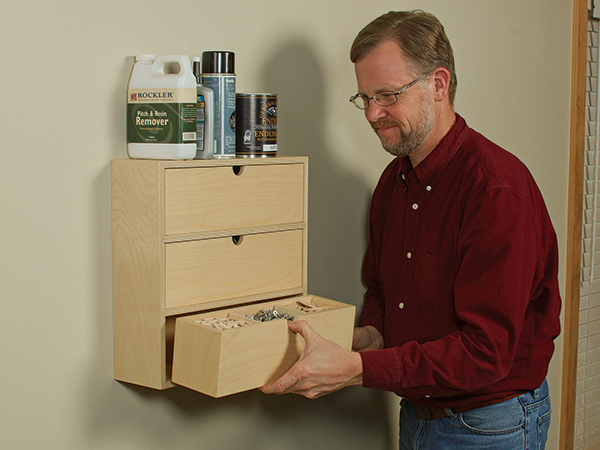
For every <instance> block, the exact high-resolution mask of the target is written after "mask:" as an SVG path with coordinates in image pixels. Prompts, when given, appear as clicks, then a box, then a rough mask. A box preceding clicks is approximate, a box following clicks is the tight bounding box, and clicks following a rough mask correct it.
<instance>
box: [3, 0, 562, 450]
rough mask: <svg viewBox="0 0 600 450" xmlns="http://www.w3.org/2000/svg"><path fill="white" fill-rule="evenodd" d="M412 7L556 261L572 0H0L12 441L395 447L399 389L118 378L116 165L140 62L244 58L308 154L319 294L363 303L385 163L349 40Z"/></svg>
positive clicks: (245, 79) (25, 445) (243, 69)
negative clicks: (549, 236) (266, 389)
mask: <svg viewBox="0 0 600 450" xmlns="http://www.w3.org/2000/svg"><path fill="white" fill-rule="evenodd" d="M5 3H6V2H5ZM216 5H219V6H216ZM415 7H420V8H423V9H426V10H429V11H431V12H433V13H435V14H437V15H438V16H439V17H440V19H441V20H442V22H443V23H444V24H445V25H446V28H447V32H448V34H449V36H450V39H451V41H452V43H453V46H454V49H455V53H456V60H457V69H458V77H459V88H458V96H457V102H456V107H457V110H458V111H459V112H460V113H461V114H462V115H463V116H464V117H465V118H466V120H467V122H468V123H469V124H470V125H471V126H473V127H475V128H476V129H478V130H479V131H481V132H483V133H484V134H486V135H487V136H488V137H490V138H492V139H493V140H495V141H496V142H498V143H499V144H501V145H503V146H505V147H506V148H507V149H509V150H511V151H512V152H514V153H515V154H517V155H518V156H519V157H521V158H522V159H523V160H524V161H525V163H526V164H527V165H528V166H529V167H530V168H531V170H532V172H533V174H534V176H535V177H536V179H537V180H538V182H539V184H540V187H541V189H542V191H543V193H544V195H545V198H546V200H547V203H548V206H549V209H550V213H551V215H552V218H553V220H554V223H555V226H556V229H557V231H558V234H559V239H560V242H561V252H562V255H563V256H564V251H565V242H566V236H565V232H566V210H567V208H566V199H567V196H566V193H567V146H568V142H567V141H568V117H569V102H568V100H569V75H570V71H569V65H570V36H571V35H570V25H571V5H570V2H565V1H558V0H553V1H541V0H537V1H534V0H505V1H501V2H500V1H488V0H455V1H453V2H444V1H435V0H421V1H418V2H417V1H404V2H397V1H383V0H379V1H374V2H373V1H371V2H367V1H358V0H350V1H349V0H329V1H322V0H303V1H298V2H292V1H288V0H281V1H278V2H275V1H271V0H269V1H267V0H258V1H253V2H249V1H243V0H221V1H219V2H206V1H204V2H202V1H198V0H196V1H191V0H173V1H170V2H162V1H156V0H147V1H140V0H129V1H119V2H117V1H105V2H79V1H69V0H57V1H54V2H33V1H32V0H24V1H21V2H11V4H10V5H6V4H5V5H4V7H3V8H2V14H0V30H1V31H0V34H1V40H0V46H1V48H2V51H1V55H2V63H1V73H0V80H1V81H2V83H1V84H0V93H1V96H0V99H1V105H2V108H1V111H2V114H1V115H0V139H2V147H1V148H2V151H1V155H2V158H1V163H0V186H1V193H2V197H1V200H0V214H1V215H2V220H0V232H1V236H2V238H1V241H0V242H1V247H0V265H1V266H0V296H1V297H0V300H1V305H2V310H1V311H2V313H1V316H2V324H1V326H0V336H1V341H0V342H1V344H2V346H1V350H0V379H1V380H2V381H1V383H0V384H1V388H0V389H1V396H0V399H1V400H0V402H1V404H2V408H1V412H0V436H2V441H3V445H4V446H5V448H11V449H33V448H45V449H62V450H68V449H77V450H79V449H144V450H149V449H163V448H177V449H188V448H190V449H191V448H194V449H196V448H202V449H221V448H223V449H229V448H257V449H259V448H260V449H301V448H306V447H307V446H308V445H310V446H311V448H315V449H320V448H322V449H333V448H347V449H355V448H356V449H358V448H373V449H393V448H395V447H396V445H397V444H396V432H397V431H396V428H397V425H396V420H397V399H396V398H395V397H394V396H393V395H389V394H383V393H379V392H374V391H370V390H364V389H362V388H353V389H348V390H346V391H342V392H339V393H336V394H333V395H330V396H328V397H325V398H323V399H321V400H317V401H308V400H304V399H302V398H299V397H296V396H287V397H281V398H279V397H267V396H264V395H262V394H260V393H259V392H247V393H243V394H240V395H236V396H233V397H229V398H226V399H221V400H214V399H211V398H208V397H205V396H202V395H200V394H197V393H195V392H192V391H189V390H185V389H183V388H175V389H171V390H169V391H164V392H157V391H151V390H148V389H143V388H137V387H132V386H129V385H125V384H120V383H117V382H116V381H114V380H113V379H112V329H111V241H110V169H109V161H110V160H111V159H113V158H125V157H127V154H126V143H125V89H126V85H127V79H128V75H129V72H130V70H131V65H132V63H133V58H132V57H133V55H135V54H136V53H142V52H146V53H154V54H157V55H158V54H169V53H183V54H187V55H189V56H194V55H197V54H200V53H201V52H202V51H204V50H231V51H234V52H235V53H236V59H237V64H236V67H237V74H238V91H240V92H260V91H268V92H276V93H278V94H279V99H280V125H279V136H280V139H279V144H280V145H279V148H280V154H282V155H308V156H309V157H310V199H311V200H310V209H309V217H310V222H309V235H310V241H309V254H310V259H309V292H311V293H314V294H320V295H325V296H329V297H331V298H334V299H339V300H342V301H346V302H350V303H354V304H357V305H359V304H360V303H361V297H362V286H361V283H360V281H359V269H360V264H361V257H362V252H363V249H364V246H365V214H366V211H367V205H368V200H369V195H370V192H371V190H372V188H373V187H374V184H375V182H376V180H377V178H378V176H379V174H380V172H381V170H382V169H383V167H384V166H385V164H386V163H387V162H388V161H389V157H388V156H386V154H385V153H384V152H383V151H382V150H381V148H380V145H379V143H378V141H377V138H376V136H375V135H374V134H373V133H372V132H371V131H370V129H369V127H368V125H367V124H366V122H365V120H364V118H363V117H362V116H361V113H360V112H358V111H357V110H355V109H354V108H353V107H352V106H351V105H350V104H349V103H348V100H347V99H348V97H349V96H350V95H352V94H353V93H354V92H355V90H356V85H355V80H354V74H353V67H352V65H351V63H350V62H349V59H348V52H349V46H350V44H351V41H352V39H353V38H354V36H355V35H356V33H357V32H358V30H359V29H360V28H361V27H362V26H363V25H365V24H366V23H367V22H368V21H369V20H371V19H372V18H374V17H376V16H377V15H379V14H381V13H383V12H387V11H388V10H391V9H410V8H415ZM563 267H564V262H563ZM563 273H564V270H563ZM562 284H563V285H564V283H562ZM560 352H561V350H560V349H559V351H558V353H557V356H556V357H555V359H554V362H553V365H552V368H551V375H550V381H551V383H552V389H553V394H554V411H555V416H554V420H553V428H552V436H551V438H550V440H551V444H550V448H551V449H552V448H557V441H558V438H557V436H558V412H559V400H560V398H559V395H558V394H559V382H560V355H561V353H560Z"/></svg>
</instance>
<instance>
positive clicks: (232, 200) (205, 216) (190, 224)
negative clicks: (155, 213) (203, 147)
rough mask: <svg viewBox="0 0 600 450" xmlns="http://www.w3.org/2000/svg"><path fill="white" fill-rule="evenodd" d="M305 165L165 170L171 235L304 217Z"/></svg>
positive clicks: (167, 221)
mask: <svg viewBox="0 0 600 450" xmlns="http://www.w3.org/2000/svg"><path fill="white" fill-rule="evenodd" d="M303 187H304V165H303V164H279V165H271V166H266V165H245V166H244V165H241V166H225V167H196V168H172V169H167V170H165V235H167V236H169V235H174V234H190V233H201V232H207V231H214V230H227V229H237V228H246V227H255V226H269V225H282V224H290V223H300V222H303V221H304V220H305V218H304V202H305V199H304V188H303Z"/></svg>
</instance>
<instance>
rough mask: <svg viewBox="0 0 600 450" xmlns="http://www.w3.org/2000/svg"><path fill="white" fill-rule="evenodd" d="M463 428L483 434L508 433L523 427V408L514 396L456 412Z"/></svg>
mask: <svg viewBox="0 0 600 450" xmlns="http://www.w3.org/2000/svg"><path fill="white" fill-rule="evenodd" d="M458 420H459V422H460V424H461V425H462V426H463V428H466V429H467V430H469V431H471V432H473V433H476V434H483V435H498V434H509V433H514V432H516V431H519V430H522V429H523V428H524V427H525V410H524V409H523V406H522V405H521V403H520V402H519V401H518V400H517V399H516V398H515V399H511V400H507V401H505V402H502V403H497V404H495V405H490V406H484V407H483V408H477V409H472V410H470V411H466V412H464V413H460V414H458Z"/></svg>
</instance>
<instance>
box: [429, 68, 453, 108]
mask: <svg viewBox="0 0 600 450" xmlns="http://www.w3.org/2000/svg"><path fill="white" fill-rule="evenodd" d="M431 76H432V78H433V82H434V89H435V91H434V94H435V100H436V101H442V100H443V99H444V98H447V97H448V90H449V89H450V71H449V70H448V69H446V68H445V67H438V68H437V69H435V70H434V71H433V73H432V74H431Z"/></svg>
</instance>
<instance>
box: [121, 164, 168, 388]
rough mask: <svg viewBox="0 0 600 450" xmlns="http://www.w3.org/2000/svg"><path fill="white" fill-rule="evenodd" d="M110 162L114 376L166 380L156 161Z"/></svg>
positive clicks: (155, 383)
mask: <svg viewBox="0 0 600 450" xmlns="http://www.w3.org/2000/svg"><path fill="white" fill-rule="evenodd" d="M126 162H127V161H113V163H112V250H113V331H114V337H113V344H114V353H113V354H114V376H115V379H117V380H121V381H127V382H131V383H136V384H142V385H144V386H150V387H154V388H159V389H160V388H162V387H163V386H164V385H165V383H166V373H165V371H164V370H162V368H163V367H164V358H165V356H164V352H165V350H164V349H165V345H164V333H163V332H162V324H163V319H162V316H161V309H160V299H161V295H160V293H161V286H162V282H161V279H162V277H161V276H160V274H161V271H162V268H161V267H162V265H161V257H160V255H161V241H160V235H159V222H160V216H161V214H160V207H159V205H160V189H159V176H158V173H159V172H158V170H157V167H156V164H153V163H146V162H143V161H140V162H139V163H138V164H127V163H126Z"/></svg>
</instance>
